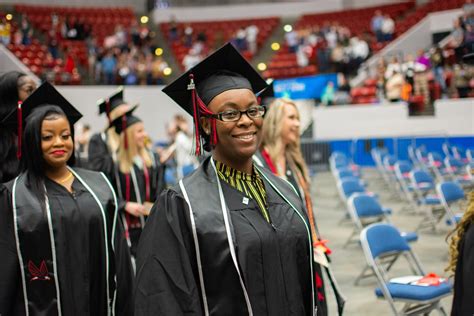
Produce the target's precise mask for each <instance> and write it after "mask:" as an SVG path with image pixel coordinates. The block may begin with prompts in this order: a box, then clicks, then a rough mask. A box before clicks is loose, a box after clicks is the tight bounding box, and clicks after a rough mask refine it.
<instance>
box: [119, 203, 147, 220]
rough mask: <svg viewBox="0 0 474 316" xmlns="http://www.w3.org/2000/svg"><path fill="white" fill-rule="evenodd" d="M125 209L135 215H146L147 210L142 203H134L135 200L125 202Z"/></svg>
mask: <svg viewBox="0 0 474 316" xmlns="http://www.w3.org/2000/svg"><path fill="white" fill-rule="evenodd" d="M125 211H126V212H127V213H129V214H130V215H133V216H135V217H138V216H141V215H148V212H147V210H146V208H145V206H143V205H142V204H138V203H135V202H127V204H125Z"/></svg>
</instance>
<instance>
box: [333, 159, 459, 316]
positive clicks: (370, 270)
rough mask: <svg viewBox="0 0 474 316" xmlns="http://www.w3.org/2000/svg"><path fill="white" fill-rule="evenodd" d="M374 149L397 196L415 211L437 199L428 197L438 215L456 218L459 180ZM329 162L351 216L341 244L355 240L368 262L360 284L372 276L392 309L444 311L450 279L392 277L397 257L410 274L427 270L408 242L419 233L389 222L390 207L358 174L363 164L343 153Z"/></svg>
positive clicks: (402, 312) (400, 312)
mask: <svg viewBox="0 0 474 316" xmlns="http://www.w3.org/2000/svg"><path fill="white" fill-rule="evenodd" d="M377 154H379V157H377V158H378V159H380V160H379V162H380V163H379V164H377V163H376V165H377V168H378V169H379V168H380V169H379V171H381V173H382V178H383V179H384V182H386V184H387V185H388V186H389V187H391V188H393V191H394V192H398V193H399V196H400V197H401V198H403V199H404V200H405V201H406V202H407V203H409V204H410V205H411V206H413V209H415V210H416V211H419V210H420V209H423V208H424V207H425V206H431V205H435V204H431V203H434V202H435V201H436V202H437V203H436V205H437V207H438V208H437V209H439V212H441V213H442V216H441V217H440V218H443V217H445V215H446V216H447V219H448V220H451V222H454V221H455V220H456V221H457V220H458V219H459V216H457V217H455V216H453V215H452V214H453V213H454V210H453V205H452V204H453V202H456V201H458V200H462V199H463V198H464V191H463V189H462V188H461V186H460V185H459V183H458V182H455V181H445V182H443V183H439V184H437V183H436V181H435V178H434V177H433V176H432V175H431V173H430V172H429V171H427V170H425V169H422V168H414V167H413V164H412V163H411V162H408V161H406V162H405V161H394V162H393V163H392V162H391V161H389V160H390V159H391V158H386V157H381V155H380V153H377ZM385 156H386V155H385ZM374 160H375V159H374ZM384 160H385V163H384ZM330 167H331V172H332V174H333V176H334V178H335V180H336V183H337V188H338V192H339V195H340V198H341V200H342V201H343V203H344V204H345V205H346V206H347V208H346V211H347V214H346V215H347V216H346V217H348V218H350V220H351V222H352V223H353V226H354V229H353V231H352V233H351V235H350V236H349V238H348V240H347V241H346V244H345V246H347V245H349V244H350V243H353V242H358V244H360V245H361V246H362V249H363V252H364V254H365V257H366V262H367V264H366V266H365V267H364V268H363V270H362V271H361V272H360V273H359V274H358V276H357V277H356V278H355V281H354V283H355V285H359V284H360V282H361V281H362V280H363V279H366V278H369V277H370V278H374V277H375V278H376V279H377V282H378V287H377V288H376V289H375V295H376V297H378V298H381V299H385V300H386V301H387V302H388V303H389V305H390V308H391V310H392V312H393V314H394V315H415V314H429V312H430V311H432V310H438V311H439V312H440V313H441V314H443V315H446V311H445V310H444V308H443V307H442V305H441V303H440V300H441V299H442V298H444V297H446V296H448V295H450V294H451V292H452V286H451V284H450V283H448V282H441V283H440V284H439V285H437V286H421V285H414V284H401V283H400V281H399V280H400V276H396V275H395V277H397V278H396V279H393V278H390V277H391V276H392V275H391V274H392V269H391V268H392V267H393V266H394V264H395V262H398V261H399V259H401V258H405V260H406V261H407V263H408V265H407V267H408V268H409V270H410V272H411V274H415V275H418V276H419V277H420V278H421V277H422V276H424V275H425V271H424V269H423V267H422V265H421V263H420V261H419V260H418V259H417V257H416V255H415V254H414V253H413V251H412V249H411V247H410V243H411V242H415V241H417V240H418V234H417V233H416V232H408V233H407V232H403V231H400V230H399V229H397V228H396V227H395V226H393V224H392V223H391V220H390V215H391V214H392V213H393V212H392V210H391V209H389V208H385V207H383V206H382V205H381V203H380V200H379V198H378V195H377V194H375V193H373V192H370V190H369V189H368V187H369V184H368V183H367V181H365V180H364V179H363V177H362V170H361V169H360V168H359V167H358V166H357V165H355V164H354V163H353V162H352V161H351V160H350V159H348V157H345V156H344V155H343V154H341V153H335V154H333V155H331V157H330ZM371 181H372V180H371ZM410 199H411V200H410ZM430 211H431V208H430ZM436 212H437V211H436ZM436 212H435V214H436V215H438V216H439V215H440V214H439V213H436ZM430 215H432V214H431V213H430ZM454 218H456V219H454ZM436 220H437V221H439V220H440V219H439V218H436ZM425 221H426V219H423V221H422V223H424V222H425ZM420 224H421V223H420ZM419 226H420V225H419ZM356 236H358V237H359V238H356ZM399 302H401V303H403V308H401V309H400V310H398V309H397V304H398V303H399Z"/></svg>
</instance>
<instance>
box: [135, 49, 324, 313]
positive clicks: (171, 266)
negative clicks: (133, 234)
mask: <svg viewBox="0 0 474 316" xmlns="http://www.w3.org/2000/svg"><path fill="white" fill-rule="evenodd" d="M266 87H267V84H266V82H265V80H263V78H262V77H261V76H260V75H259V73H258V72H257V71H256V70H254V69H253V68H252V66H251V65H250V64H249V63H248V62H247V61H246V60H245V58H244V57H242V56H241V55H240V54H239V52H238V51H237V50H236V49H235V48H234V47H233V46H232V44H231V43H228V44H226V45H224V46H223V47H222V48H221V49H219V50H218V51H216V52H215V53H213V54H212V55H210V56H209V57H208V58H206V59H205V60H203V61H202V62H201V63H199V64H198V65H196V66H195V67H194V68H193V69H191V70H190V71H189V72H187V73H185V74H183V75H181V76H180V77H179V78H178V79H176V81H174V82H173V83H171V84H170V85H168V86H167V87H165V88H164V89H163V92H164V93H166V94H167V95H169V96H170V97H171V98H172V99H173V100H174V101H175V102H176V103H177V104H178V105H179V106H181V107H182V108H183V109H184V110H186V111H187V112H188V113H189V114H191V115H193V118H194V121H193V123H194V127H195V133H196V134H195V136H196V138H195V140H196V143H195V145H196V147H195V151H196V153H197V154H200V153H201V150H202V149H204V150H206V151H211V153H212V156H211V157H208V158H207V159H205V160H204V161H203V162H202V164H201V165H200V167H199V168H197V169H196V170H195V171H194V172H193V173H191V174H190V175H188V176H187V177H185V178H184V179H182V180H181V181H180V182H179V184H178V185H176V186H174V187H172V188H170V189H167V190H165V191H164V192H163V193H162V194H161V195H160V197H159V199H158V200H157V201H156V203H155V205H154V206H153V209H152V211H151V213H150V216H149V217H148V219H147V223H146V225H145V229H144V231H143V232H142V236H141V239H140V244H139V247H138V256H137V271H138V273H137V283H136V290H135V293H136V295H135V316H142V315H183V314H189V315H209V314H215V315H229V316H233V315H235V316H237V315H239V316H240V315H249V314H253V315H299V316H302V315H308V316H310V315H311V316H313V315H315V314H316V306H317V305H316V302H315V299H316V296H315V295H314V281H315V280H314V279H313V273H312V269H313V264H312V262H313V252H312V247H311V245H312V242H311V234H309V228H308V220H307V217H306V212H305V211H304V206H303V205H302V203H301V200H300V199H299V198H298V196H297V195H296V193H295V192H294V191H293V190H292V189H291V187H290V186H289V185H288V184H287V183H286V182H284V181H283V180H282V179H280V178H278V177H276V176H275V175H273V174H272V173H271V172H269V171H268V170H266V169H265V168H260V167H259V166H257V165H256V164H254V163H253V160H252V156H253V155H254V154H255V152H256V151H257V150H258V146H259V143H260V139H261V128H262V124H263V115H264V114H265V107H263V106H260V105H259V104H258V102H257V98H256V96H255V94H256V93H259V92H260V91H262V90H263V89H265V88H266ZM237 245H238V247H237ZM317 315H321V314H320V309H318V310H317Z"/></svg>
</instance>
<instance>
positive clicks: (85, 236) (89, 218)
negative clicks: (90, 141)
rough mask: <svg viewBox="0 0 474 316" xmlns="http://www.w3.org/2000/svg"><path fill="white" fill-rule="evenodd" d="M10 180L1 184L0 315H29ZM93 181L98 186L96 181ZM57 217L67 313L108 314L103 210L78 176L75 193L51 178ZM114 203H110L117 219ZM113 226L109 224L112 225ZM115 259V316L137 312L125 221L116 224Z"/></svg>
mask: <svg viewBox="0 0 474 316" xmlns="http://www.w3.org/2000/svg"><path fill="white" fill-rule="evenodd" d="M10 184H11V183H9V184H5V185H2V187H1V188H0V254H1V256H2V260H0V315H25V306H24V299H23V291H22V283H21V277H20V266H19V262H18V255H17V248H16V243H15V236H14V226H13V225H14V224H13V211H12V198H11V185H10ZM88 185H89V186H90V187H92V188H94V184H93V183H88ZM45 186H46V189H47V192H48V199H49V205H50V208H51V214H52V216H53V222H55V223H57V224H55V225H54V229H55V231H54V234H55V241H56V242H55V245H56V254H57V262H58V264H57V268H58V279H59V288H60V294H61V303H62V304H61V306H62V313H63V315H104V316H105V315H106V313H107V310H106V308H107V307H106V301H107V300H106V283H105V280H104V278H103V270H104V266H105V265H106V264H105V259H104V251H105V249H104V246H105V243H104V235H103V233H102V231H103V226H102V225H103V221H102V216H101V211H100V209H99V207H98V205H97V204H96V202H95V200H94V199H93V197H92V195H91V194H90V193H89V192H88V191H87V190H86V188H85V187H84V186H83V185H82V183H81V182H79V181H78V180H77V179H75V180H74V182H73V185H72V186H73V189H74V191H75V193H74V195H73V194H71V193H69V192H68V191H67V190H66V189H65V188H64V187H62V186H61V185H59V184H57V183H56V182H54V181H51V180H49V179H48V180H46V181H45ZM114 209H115V207H114V204H113V201H111V202H110V205H107V211H108V216H109V218H110V222H112V221H113V214H112V213H113V212H112V211H111V210H114ZM109 229H110V228H109ZM116 229H117V232H116V234H115V253H113V252H112V250H111V247H110V243H111V241H109V255H110V257H111V258H115V260H112V262H111V268H113V271H116V277H117V293H116V294H117V298H116V315H124V316H125V315H133V302H132V299H133V297H132V283H133V275H132V270H131V262H130V254H129V251H128V247H127V245H126V242H125V240H124V238H123V231H122V228H121V225H116Z"/></svg>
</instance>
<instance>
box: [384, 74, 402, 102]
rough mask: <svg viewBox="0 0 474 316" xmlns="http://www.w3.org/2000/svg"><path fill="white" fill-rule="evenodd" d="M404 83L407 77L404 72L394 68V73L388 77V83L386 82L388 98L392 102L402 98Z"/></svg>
mask: <svg viewBox="0 0 474 316" xmlns="http://www.w3.org/2000/svg"><path fill="white" fill-rule="evenodd" d="M404 83H405V78H404V77H403V75H402V73H401V72H400V71H398V70H394V73H393V75H392V76H391V77H389V78H388V79H387V83H386V84H385V91H386V94H387V99H388V100H389V101H390V102H398V101H400V100H401V98H402V89H403V85H404Z"/></svg>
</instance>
